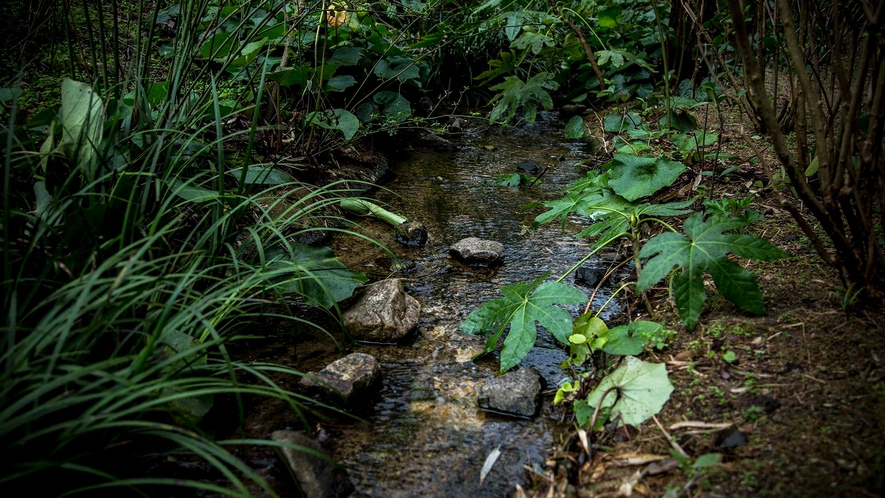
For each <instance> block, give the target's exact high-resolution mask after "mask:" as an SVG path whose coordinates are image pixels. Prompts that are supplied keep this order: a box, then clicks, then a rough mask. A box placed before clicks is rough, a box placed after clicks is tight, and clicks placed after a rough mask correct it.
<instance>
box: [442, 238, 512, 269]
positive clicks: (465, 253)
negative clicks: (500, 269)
mask: <svg viewBox="0 0 885 498" xmlns="http://www.w3.org/2000/svg"><path fill="white" fill-rule="evenodd" d="M503 253H504V244H502V243H500V242H495V241H494V240H484V239H478V238H476V237H468V238H466V239H461V240H459V241H458V242H456V243H455V244H453V245H452V247H451V248H449V254H450V255H452V256H454V257H456V258H458V259H460V260H462V261H464V262H465V263H466V264H468V265H475V266H491V265H494V264H496V263H499V262H500V261H501V255H502V254H503Z"/></svg>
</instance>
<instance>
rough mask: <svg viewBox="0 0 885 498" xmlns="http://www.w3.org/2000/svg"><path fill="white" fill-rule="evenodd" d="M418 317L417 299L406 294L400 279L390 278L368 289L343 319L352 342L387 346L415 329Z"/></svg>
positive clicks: (419, 310)
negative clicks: (386, 343) (376, 343)
mask: <svg viewBox="0 0 885 498" xmlns="http://www.w3.org/2000/svg"><path fill="white" fill-rule="evenodd" d="M420 315H421V305H420V304H419V303H418V300H417V299H415V298H414V297H412V296H410V295H408V294H406V291H405V289H404V288H403V283H402V281H401V280H399V279H395V278H392V279H387V280H382V281H380V282H376V283H374V284H372V285H369V286H367V287H366V289H365V290H364V291H363V293H362V295H361V296H360V297H359V299H358V300H357V302H356V303H354V305H353V306H351V307H350V309H349V310H347V311H346V312H344V315H343V316H342V318H343V321H344V328H346V329H347V331H348V332H349V333H350V335H351V336H352V337H353V338H354V339H356V340H358V341H367V342H388V343H389V342H396V341H398V340H400V339H402V338H403V337H405V336H406V335H407V334H408V333H409V332H410V331H411V330H412V329H414V328H415V326H416V325H418V317H419V316H420Z"/></svg>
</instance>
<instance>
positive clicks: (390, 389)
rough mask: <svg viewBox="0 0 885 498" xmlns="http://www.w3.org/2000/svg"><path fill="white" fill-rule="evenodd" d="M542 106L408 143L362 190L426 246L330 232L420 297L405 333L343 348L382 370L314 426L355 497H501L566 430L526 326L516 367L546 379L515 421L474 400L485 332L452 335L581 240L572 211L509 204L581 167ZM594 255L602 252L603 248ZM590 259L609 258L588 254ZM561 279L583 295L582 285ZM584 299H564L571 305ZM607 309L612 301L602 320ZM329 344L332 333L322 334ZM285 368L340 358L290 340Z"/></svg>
mask: <svg viewBox="0 0 885 498" xmlns="http://www.w3.org/2000/svg"><path fill="white" fill-rule="evenodd" d="M562 129H563V123H562V122H561V121H559V120H558V118H557V117H556V115H555V114H544V115H542V116H540V118H539V120H538V121H537V122H536V123H534V124H526V125H521V126H517V127H511V128H502V127H492V128H488V129H485V130H483V131H481V132H479V131H477V132H467V133H465V134H464V135H463V136H462V137H459V138H457V139H455V140H453V145H454V147H451V148H450V150H442V151H441V150H439V149H424V148H420V147H414V148H412V147H408V148H406V149H405V150H403V151H401V152H400V153H399V154H398V157H394V158H393V161H392V168H391V169H392V171H393V172H394V176H393V178H392V179H391V180H390V181H389V182H386V183H385V187H384V189H380V190H378V191H377V192H376V194H375V195H374V198H375V200H376V202H378V203H379V204H382V205H386V206H387V207H388V208H389V209H391V210H392V211H394V212H397V213H400V214H402V215H404V216H406V217H407V218H409V219H410V220H419V221H421V222H423V224H424V225H425V227H426V228H427V231H428V233H429V234H430V241H429V243H428V244H427V245H426V246H425V247H421V248H410V247H406V246H403V245H401V244H397V243H396V242H394V240H393V237H394V233H393V230H392V229H391V228H390V227H389V226H387V225H384V224H383V223H381V222H379V221H377V220H373V219H368V218H367V219H366V220H365V221H364V222H363V223H362V227H363V228H362V230H363V231H364V233H366V234H367V235H369V236H370V237H373V238H376V239H377V240H380V241H381V242H383V243H384V244H386V245H387V246H388V247H389V248H390V250H391V251H393V252H394V254H395V255H396V258H394V259H393V260H392V258H391V257H390V255H389V254H388V253H386V252H385V251H383V250H382V249H380V248H378V247H376V246H371V245H368V244H366V243H365V242H363V241H360V240H359V239H357V238H355V237H339V238H337V239H336V240H335V242H334V243H333V249H334V250H335V253H336V255H338V257H339V258H340V259H341V260H342V261H344V262H345V263H346V264H347V265H348V266H350V267H351V268H352V269H354V270H356V271H362V272H365V273H366V274H367V275H368V276H369V277H370V278H371V279H372V280H376V279H383V278H387V277H388V276H390V277H398V278H402V279H404V283H405V285H406V290H407V292H408V293H409V294H411V295H412V296H414V297H415V298H417V299H418V301H419V302H420V303H421V307H422V309H421V319H420V321H419V324H418V331H417V334H416V338H415V339H414V340H413V341H410V342H407V343H405V344H401V345H357V346H355V347H354V348H353V350H354V351H359V352H363V353H367V354H370V355H372V356H374V357H375V358H376V359H377V360H378V362H379V363H380V364H381V367H382V374H383V379H384V390H383V392H381V393H380V395H379V398H378V399H377V401H376V403H375V405H374V409H372V410H370V411H369V412H368V413H365V414H361V415H360V416H361V417H362V421H357V422H352V421H349V422H348V421H345V422H341V421H337V422H334V423H330V424H327V425H325V426H323V430H324V431H326V432H327V434H328V437H329V439H330V440H331V441H333V444H332V446H333V448H334V449H333V455H332V456H333V458H334V459H335V460H337V461H338V462H340V463H341V464H343V465H344V466H345V467H346V468H347V469H348V472H349V473H350V477H351V480H352V481H353V483H354V486H355V487H356V491H355V493H354V495H353V496H358V497H367V496H372V497H414V496H434V497H464V496H469V497H483V496H490V497H491V496H494V497H501V496H505V495H506V494H508V493H510V492H512V491H513V490H514V489H515V485H516V484H517V483H524V482H525V481H526V476H527V470H526V469H532V468H536V469H538V470H540V469H541V467H543V465H544V462H545V460H546V459H547V457H548V450H550V449H551V448H553V447H554V445H555V444H556V442H555V441H554V434H555V433H557V431H559V432H560V433H562V432H563V429H566V428H567V422H566V423H565V424H563V423H562V422H561V420H562V419H563V418H564V414H563V413H562V410H561V409H560V408H559V407H553V406H552V393H553V392H554V391H555V388H556V386H557V384H558V382H559V381H560V380H561V379H562V378H563V377H564V371H563V370H562V368H561V367H560V364H561V363H562V362H563V361H564V360H565V359H566V358H567V356H568V355H567V353H566V351H564V350H563V349H562V348H561V347H559V346H557V345H556V344H555V341H554V340H553V338H552V337H551V336H550V335H549V334H548V333H547V332H546V331H544V330H543V329H539V335H538V340H537V342H536V347H535V348H534V349H533V350H532V351H531V352H530V353H529V355H528V356H527V357H526V359H525V360H523V362H522V364H521V365H528V366H531V367H534V368H536V369H537V370H538V371H539V372H541V374H542V375H543V377H544V378H545V380H546V382H547V391H546V394H547V395H546V396H545V397H544V398H543V407H542V409H541V412H540V414H539V415H537V416H536V417H534V418H532V419H518V418H511V417H506V416H502V415H498V414H493V413H487V412H484V411H481V410H480V409H479V408H478V407H477V401H476V389H477V386H478V385H479V384H481V383H482V382H484V381H485V380H487V379H491V378H493V377H494V376H495V375H496V373H497V372H498V368H499V364H498V360H497V357H495V356H494V355H489V356H488V357H486V358H483V359H480V360H477V361H475V362H474V361H472V358H473V357H474V356H475V355H476V354H477V353H479V352H481V351H482V350H483V347H484V344H485V338H484V337H471V336H465V335H462V334H459V333H458V332H457V329H458V326H459V325H460V323H461V322H462V321H463V320H464V318H465V317H466V316H467V315H468V314H469V313H470V312H471V311H472V310H474V309H475V308H477V307H478V306H480V305H482V304H483V303H485V302H487V301H489V300H491V299H495V298H497V297H500V294H499V289H500V288H501V287H502V286H504V285H507V284H512V283H517V282H524V281H529V280H532V279H535V278H537V277H539V276H541V275H543V274H544V273H545V272H548V271H550V272H552V277H551V278H556V277H558V276H560V275H562V274H563V273H565V272H566V271H568V269H569V268H570V267H571V266H572V265H574V264H575V263H576V262H577V261H579V260H580V259H581V258H582V257H584V256H585V255H586V254H587V253H588V252H589V249H590V244H589V243H588V242H587V241H585V240H579V239H576V238H574V237H573V236H572V235H571V234H574V233H577V231H579V230H580V228H581V227H580V226H578V225H576V222H580V221H581V220H578V219H575V220H570V221H569V226H567V227H566V230H565V231H563V230H562V229H561V227H560V225H559V223H550V224H547V225H543V226H541V227H539V228H538V229H536V230H534V231H531V230H530V228H531V225H532V221H533V219H534V217H535V216H536V215H537V214H538V213H539V212H541V211H540V209H535V210H530V211H526V212H522V211H521V208H523V207H524V206H525V205H526V204H528V203H529V202H532V201H546V200H551V199H556V198H559V197H561V196H562V195H563V194H562V192H561V191H562V189H563V188H565V187H566V186H567V185H568V184H569V183H570V182H572V181H574V180H576V179H578V178H580V177H582V176H584V174H585V172H586V167H585V166H581V165H578V163H579V162H580V161H582V160H583V159H586V158H588V157H590V156H591V155H592V150H591V148H590V146H589V145H588V144H586V143H583V142H576V141H568V140H566V139H565V138H563V135H562ZM525 161H534V162H536V163H538V164H539V165H540V166H541V168H542V170H543V169H544V168H548V169H547V171H546V173H545V174H544V175H543V176H542V178H541V182H540V183H537V184H535V185H532V186H523V187H518V188H517V187H501V186H496V185H495V184H494V183H495V181H496V180H498V178H497V177H496V175H499V174H504V173H514V172H516V167H517V165H518V164H519V163H521V162H525ZM465 237H479V238H484V239H490V240H496V241H498V242H501V243H503V244H504V246H505V251H504V263H503V265H501V266H499V267H497V268H493V269H482V268H471V267H467V266H464V265H462V264H460V263H458V262H456V261H454V260H452V259H451V258H450V257H449V255H448V248H449V246H451V245H452V244H453V243H455V242H457V241H458V240H460V239H462V238H465ZM603 259H604V257H603ZM586 265H587V266H591V267H593V265H598V266H599V267H601V268H602V269H603V270H604V269H606V268H608V265H609V263H608V262H607V261H601V260H591V261H589V262H588V263H586ZM564 282H565V283H568V284H574V285H576V286H577V287H578V288H581V289H582V290H583V291H584V292H585V293H586V294H587V295H588V296H589V295H590V293H591V292H592V290H593V289H592V288H588V287H586V286H583V287H582V286H581V284H575V281H574V276H573V275H569V276H568V277H567V278H566V279H565V280H564ZM610 292H611V289H610V288H604V289H602V291H601V292H600V293H599V294H598V295H597V296H596V298H595V299H594V309H598V307H599V306H601V305H602V304H603V303H604V302H605V301H606V300H607V299H608V297H609V296H610ZM583 308H584V305H576V306H573V307H570V308H568V309H569V311H571V313H572V315H573V316H575V317H576V316H578V315H579V314H580V313H582V312H583ZM618 312H619V308H618V306H617V304H616V303H614V302H613V303H611V304H610V305H609V306H608V307H607V308H606V310H605V313H604V314H603V318H606V317H608V316H611V315H613V314H616V313H618ZM327 342H331V341H327ZM296 350H297V352H296V355H295V356H296V358H297V360H296V362H298V363H300V364H298V365H296V367H297V368H302V369H304V368H306V367H305V365H308V366H310V368H311V369H314V370H316V369H319V368H321V367H322V366H323V365H324V364H325V363H328V362H331V361H332V360H334V359H337V358H339V357H340V356H341V353H340V352H338V351H337V350H335V349H334V347H333V346H332V345H328V347H327V349H326V350H320V349H309V348H308V349H305V348H296ZM496 448H500V451H501V455H500V458H499V459H498V460H497V462H496V463H495V465H494V467H493V468H492V470H491V472H490V473H489V474H488V476H487V478H486V479H485V482H484V483H483V484H482V485H480V482H479V481H480V470H481V469H482V467H483V463H484V462H485V460H486V457H487V456H488V455H489V453H490V452H491V451H493V450H494V449H496Z"/></svg>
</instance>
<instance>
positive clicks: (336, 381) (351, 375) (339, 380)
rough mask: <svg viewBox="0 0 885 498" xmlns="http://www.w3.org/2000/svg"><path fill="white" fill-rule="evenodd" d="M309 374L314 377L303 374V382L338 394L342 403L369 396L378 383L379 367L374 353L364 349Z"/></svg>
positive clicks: (379, 380)
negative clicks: (362, 351) (371, 353)
mask: <svg viewBox="0 0 885 498" xmlns="http://www.w3.org/2000/svg"><path fill="white" fill-rule="evenodd" d="M308 375H309V376H310V377H313V378H310V377H302V378H301V385H302V386H304V387H306V388H308V389H314V390H319V391H321V392H323V393H324V394H326V395H327V396H329V397H331V398H335V397H337V396H341V397H342V398H343V399H344V403H345V404H352V403H353V402H355V401H357V400H358V399H361V398H365V397H368V396H371V395H372V394H375V393H376V392H377V391H378V389H379V388H380V387H381V367H380V366H379V365H378V362H377V361H376V360H375V358H374V357H373V356H370V355H367V354H364V353H352V354H349V355H347V356H345V357H344V358H341V359H339V360H336V361H333V362H332V363H330V364H328V365H326V367H325V368H323V369H322V370H320V371H319V372H313V373H310V374H308ZM314 379H316V380H314Z"/></svg>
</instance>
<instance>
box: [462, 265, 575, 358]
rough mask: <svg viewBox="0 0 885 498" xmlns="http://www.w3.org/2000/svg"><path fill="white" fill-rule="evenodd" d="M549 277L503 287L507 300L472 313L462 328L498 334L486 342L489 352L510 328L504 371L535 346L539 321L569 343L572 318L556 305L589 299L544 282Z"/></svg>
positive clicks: (556, 284)
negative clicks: (506, 328)
mask: <svg viewBox="0 0 885 498" xmlns="http://www.w3.org/2000/svg"><path fill="white" fill-rule="evenodd" d="M548 275H549V274H548ZM548 275H544V276H543V277H541V278H539V279H538V280H535V281H534V282H531V283H518V284H512V285H505V286H504V287H502V288H501V293H502V294H503V295H504V297H502V298H499V299H494V300H492V301H489V302H487V303H485V304H483V305H482V306H480V307H479V308H477V309H476V310H474V311H473V312H472V313H470V315H468V317H467V319H466V320H465V321H464V323H462V324H461V326H460V327H459V330H460V331H461V332H464V333H467V334H481V333H490V332H494V334H493V335H492V337H491V338H490V340H489V341H488V342H487V343H486V352H487V353H488V352H491V351H493V350H494V349H495V346H496V343H497V338H498V337H500V335H501V334H502V333H503V330H504V328H505V326H506V325H507V324H509V325H510V332H509V333H508V334H507V338H506V339H505V340H504V346H503V348H502V349H501V371H502V372H506V371H507V370H509V369H510V368H512V367H513V366H515V365H517V364H518V363H519V362H520V361H522V359H523V358H524V357H525V355H526V354H528V352H529V350H531V348H532V346H534V345H535V338H536V337H537V333H538V328H537V325H536V323H535V322H537V323H540V324H541V326H543V327H544V328H545V329H547V331H548V332H550V334H551V335H552V336H553V337H555V338H556V340H558V341H559V342H561V343H563V344H568V338H569V336H570V335H571V333H572V319H571V315H570V314H569V312H568V311H566V310H564V309H562V308H558V307H556V306H555V305H556V304H577V303H581V302H584V301H586V300H587V296H586V295H585V294H584V293H583V292H581V291H580V290H578V289H576V288H574V287H571V286H568V285H566V284H563V283H559V282H544V283H541V281H542V280H543V279H544V278H547V276H548ZM491 339H494V341H493V340H491Z"/></svg>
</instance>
